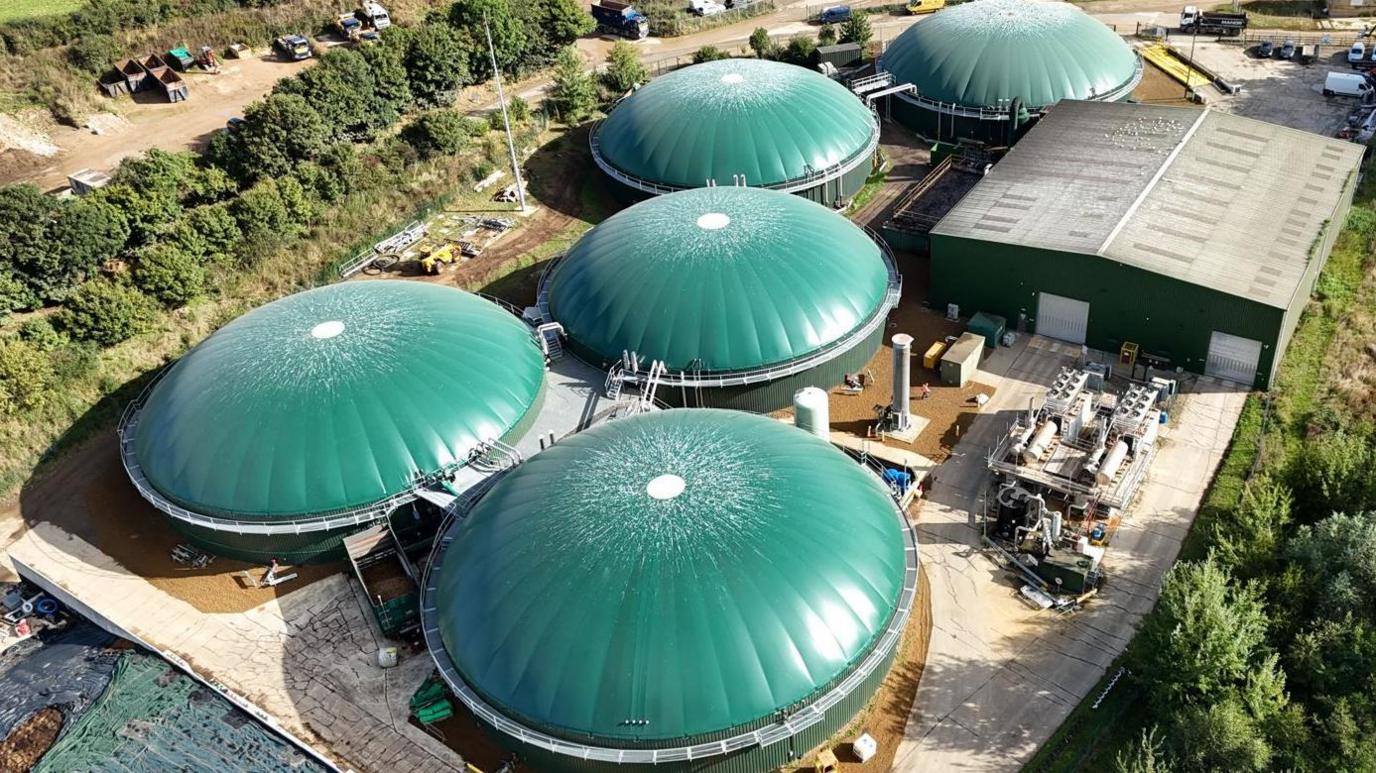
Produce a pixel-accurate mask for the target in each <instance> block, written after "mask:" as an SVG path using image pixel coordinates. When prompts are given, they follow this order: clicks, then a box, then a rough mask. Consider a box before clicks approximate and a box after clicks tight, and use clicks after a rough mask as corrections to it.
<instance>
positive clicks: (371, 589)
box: [363, 557, 416, 601]
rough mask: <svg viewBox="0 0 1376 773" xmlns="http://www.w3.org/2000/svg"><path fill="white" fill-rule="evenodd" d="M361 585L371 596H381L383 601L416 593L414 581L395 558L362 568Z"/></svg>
mask: <svg viewBox="0 0 1376 773" xmlns="http://www.w3.org/2000/svg"><path fill="white" fill-rule="evenodd" d="M363 584H364V585H365V586H366V587H367V588H368V593H369V594H370V595H371V596H373V597H374V598H376V597H378V596H381V597H382V600H383V601H391V600H392V599H395V598H400V597H402V596H405V595H406V594H408V593H415V592H416V583H415V581H414V580H412V579H411V577H410V575H408V574H406V569H405V568H403V567H402V565H401V561H400V560H398V559H397V558H395V557H392V558H388V559H386V560H383V561H377V562H375V563H371V564H368V565H367V566H365V567H363Z"/></svg>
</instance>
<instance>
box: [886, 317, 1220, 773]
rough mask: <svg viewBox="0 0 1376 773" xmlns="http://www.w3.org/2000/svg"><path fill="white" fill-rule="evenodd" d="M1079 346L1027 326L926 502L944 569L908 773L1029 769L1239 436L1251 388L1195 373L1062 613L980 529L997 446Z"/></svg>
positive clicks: (935, 557)
mask: <svg viewBox="0 0 1376 773" xmlns="http://www.w3.org/2000/svg"><path fill="white" fill-rule="evenodd" d="M1078 355H1079V347H1078V346H1072V345H1068V344H1060V343H1056V342H1053V341H1050V340H1048V339H1043V338H1038V337H1031V338H1027V337H1024V338H1022V339H1020V340H1019V342H1018V343H1017V344H1015V346H1013V347H1011V348H999V349H997V350H995V351H994V352H993V353H992V354H991V355H990V356H989V358H988V359H987V360H986V361H985V362H984V363H982V365H981V368H980V369H981V371H982V372H981V373H980V374H979V375H978V376H977V377H976V378H977V379H978V380H979V381H981V382H983V383H987V384H990V385H992V386H994V387H996V388H997V392H996V393H995V395H994V397H993V399H992V400H991V401H990V403H989V404H987V405H986V406H985V407H984V409H983V415H982V416H980V417H979V418H978V419H976V420H975V422H974V423H973V425H972V426H971V427H970V430H969V432H968V433H967V434H966V436H965V437H964V438H963V439H962V440H961V442H960V444H959V446H958V447H957V448H956V453H955V454H954V455H953V456H952V457H951V458H950V459H949V460H947V461H946V463H944V464H943V465H942V466H940V467H939V468H937V469H936V471H935V472H934V474H933V483H932V488H931V493H930V497H929V499H928V501H926V502H925V503H924V504H923V506H922V509H921V511H920V512H919V514H918V519H919V521H918V527H917V532H918V543H919V545H920V550H921V555H922V561H923V564H924V566H926V568H927V573H928V576H929V578H930V581H931V594H932V618H933V627H932V639H931V645H930V649H929V651H928V655H927V665H926V670H925V672H924V673H923V676H922V682H921V684H920V686H919V688H918V694H917V698H916V700H915V702H914V704H913V710H912V713H911V714H910V716H909V718H908V725H907V728H906V729H905V732H904V739H903V741H902V743H901V744H900V746H899V749H898V752H897V756H896V758H895V760H894V769H895V770H900V771H905V772H906V771H947V770H953V769H959V770H965V771H971V770H1009V769H1016V768H1018V767H1021V766H1022V765H1023V764H1024V763H1025V762H1027V760H1028V759H1030V758H1031V756H1032V754H1033V753H1034V752H1035V751H1036V749H1037V748H1038V747H1039V746H1040V745H1041V744H1042V743H1044V742H1045V741H1046V740H1047V739H1048V738H1050V736H1051V734H1052V733H1053V732H1055V730H1056V728H1057V727H1059V726H1060V724H1061V722H1062V721H1064V720H1065V718H1066V717H1067V716H1068V715H1069V714H1070V712H1071V710H1072V709H1074V707H1075V706H1076V705H1077V704H1078V703H1079V702H1080V700H1081V699H1082V698H1084V697H1085V696H1086V695H1087V694H1088V693H1089V691H1090V690H1092V689H1093V688H1094V686H1095V684H1096V683H1097V682H1098V680H1099V679H1100V678H1101V677H1102V676H1103V674H1104V672H1105V670H1106V669H1107V668H1108V666H1109V664H1110V663H1112V661H1113V659H1114V658H1115V657H1117V656H1118V655H1119V654H1120V653H1121V652H1122V651H1123V649H1124V648H1125V647H1126V646H1127V644H1128V642H1129V640H1130V639H1131V637H1132V635H1133V632H1134V631H1135V630H1136V627H1137V624H1138V623H1139V622H1140V620H1141V619H1142V617H1143V616H1144V615H1145V614H1146V613H1147V612H1149V611H1150V610H1151V608H1152V606H1153V605H1154V604H1155V602H1156V597H1157V595H1158V593H1159V590H1160V583H1161V578H1162V576H1163V575H1164V574H1165V572H1166V571H1167V570H1168V569H1169V568H1170V566H1171V565H1172V564H1173V563H1174V561H1175V558H1176V555H1177V554H1178V553H1179V550H1180V544H1181V542H1182V540H1183V539H1184V537H1185V535H1186V534H1187V533H1188V531H1189V528H1190V524H1191V523H1192V522H1193V520H1194V515H1195V512H1196V511H1197V509H1198V507H1199V503H1200V500H1201V498H1202V496H1203V493H1204V491H1205V489H1206V487H1207V486H1208V484H1209V482H1210V481H1211V480H1212V478H1213V473H1214V470H1215V468H1216V467H1217V465H1218V463H1219V460H1220V459H1221V457H1222V454H1223V452H1224V451H1225V450H1226V448H1227V446H1228V443H1229V440H1230V438H1231V436H1232V431H1233V425H1234V424H1235V423H1236V421H1237V417H1238V414H1239V413H1240V412H1241V409H1242V404H1243V401H1244V400H1245V398H1246V393H1245V392H1243V391H1241V390H1240V389H1239V388H1237V387H1234V386H1230V385H1226V384H1221V383H1217V382H1214V381H1213V380H1212V379H1205V378H1202V377H1193V376H1188V375H1187V376H1185V377H1184V378H1185V381H1183V382H1182V388H1183V389H1185V390H1188V392H1189V394H1187V395H1186V396H1185V397H1184V399H1183V400H1181V399H1178V400H1177V402H1176V405H1175V409H1174V413H1175V414H1176V415H1175V416H1173V419H1174V421H1173V426H1172V427H1170V428H1169V429H1168V430H1167V431H1166V432H1165V433H1163V439H1162V441H1161V446H1160V450H1159V451H1158V453H1157V456H1156V459H1155V460H1154V462H1153V464H1152V467H1151V470H1150V472H1149V473H1148V476H1147V480H1146V483H1145V484H1144V486H1143V487H1142V491H1141V494H1140V495H1139V499H1138V501H1137V503H1136V505H1135V506H1134V507H1133V508H1132V509H1131V510H1130V511H1129V514H1128V516H1127V518H1126V519H1125V520H1124V522H1123V525H1122V526H1121V527H1120V528H1119V530H1118V532H1117V534H1116V535H1115V536H1114V538H1113V542H1112V545H1111V546H1110V549H1109V552H1108V554H1107V556H1106V558H1105V568H1106V570H1107V573H1108V580H1107V583H1106V585H1105V587H1104V589H1103V591H1102V592H1101V593H1100V594H1099V595H1098V596H1097V597H1096V598H1094V599H1092V600H1090V601H1089V602H1088V604H1087V605H1086V607H1085V608H1084V609H1083V610H1081V611H1079V612H1077V613H1074V614H1072V615H1068V616H1065V617H1060V616H1057V615H1055V614H1054V613H1051V612H1035V611H1032V610H1030V609H1029V608H1028V607H1027V606H1025V605H1023V604H1022V603H1020V602H1019V601H1018V600H1017V598H1016V591H1017V587H1018V584H1017V583H1015V582H1013V581H1011V580H1009V579H1007V577H1006V574H1005V573H1004V572H1003V571H1002V570H1001V569H999V567H998V566H997V565H996V564H995V563H994V562H993V561H992V560H990V559H988V558H986V557H984V556H983V555H982V554H981V553H980V552H979V548H980V535H979V532H978V530H977V529H976V528H975V523H976V521H975V513H976V512H978V509H979V497H980V495H981V492H982V490H983V488H984V485H985V482H986V480H987V478H986V475H987V471H986V470H985V454H986V453H987V449H988V448H989V447H990V445H991V444H992V443H993V442H994V440H995V439H996V438H997V437H998V435H999V433H1001V432H1003V431H1004V429H1005V427H1006V426H1007V424H1008V421H1009V420H1010V419H1011V417H1012V414H1013V413H1014V412H1016V411H1020V410H1023V409H1025V408H1026V407H1027V405H1028V398H1030V397H1038V398H1039V397H1040V396H1041V395H1043V394H1044V393H1045V390H1046V387H1047V386H1048V385H1049V384H1050V383H1051V380H1052V379H1053V378H1054V377H1055V375H1056V373H1057V372H1058V371H1059V369H1060V367H1061V366H1062V365H1071V364H1074V363H1075V361H1076V359H1077V357H1078Z"/></svg>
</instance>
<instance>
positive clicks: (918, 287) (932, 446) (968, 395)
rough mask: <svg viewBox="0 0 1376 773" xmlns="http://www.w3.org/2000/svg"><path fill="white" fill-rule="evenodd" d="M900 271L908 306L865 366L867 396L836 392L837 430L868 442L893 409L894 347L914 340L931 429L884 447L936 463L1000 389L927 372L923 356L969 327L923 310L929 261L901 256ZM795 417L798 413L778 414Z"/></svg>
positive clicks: (923, 411) (917, 408) (915, 393)
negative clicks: (900, 337)
mask: <svg viewBox="0 0 1376 773" xmlns="http://www.w3.org/2000/svg"><path fill="white" fill-rule="evenodd" d="M897 259H898V270H899V273H901V274H902V275H903V300H902V301H901V302H900V303H899V304H898V308H896V309H894V310H893V311H892V312H891V313H890V314H889V321H888V326H887V328H886V330H885V334H884V343H883V345H882V346H880V347H879V351H878V352H876V353H875V355H874V357H872V358H870V361H869V364H868V365H866V366H865V390H864V391H863V392H861V393H860V394H858V395H848V394H844V393H843V392H842V391H841V390H840V389H839V388H837V389H833V390H831V428H832V429H833V430H836V431H838V432H847V433H850V434H852V435H856V436H858V437H868V435H869V433H870V431H871V430H872V428H873V427H874V424H875V421H876V419H877V417H878V414H879V411H880V410H881V409H883V408H884V407H885V406H887V405H888V404H889V399H890V395H891V391H890V390H891V388H892V386H891V385H892V382H893V344H892V343H890V339H892V337H893V336H894V335H895V334H897V333H907V334H908V335H910V336H912V337H913V359H912V381H911V384H912V391H911V395H912V403H911V404H912V412H913V414H914V415H916V416H919V417H922V418H923V419H926V420H927V425H926V426H925V427H923V429H922V431H921V432H919V433H918V435H917V437H916V438H914V439H913V442H911V443H903V442H900V441H898V440H894V439H892V438H888V439H885V440H884V445H887V446H891V447H893V448H901V449H904V450H907V451H912V452H914V453H918V454H921V455H922V456H925V457H927V458H928V459H930V460H932V461H933V462H936V463H938V464H939V463H941V462H942V461H944V460H945V459H946V458H947V457H949V456H950V455H951V452H952V450H953V449H954V448H955V445H956V443H957V442H959V441H960V438H961V436H962V435H963V434H964V433H965V431H966V430H968V429H969V428H970V424H971V423H973V422H974V420H975V417H976V416H978V415H979V405H978V404H977V403H976V402H975V397H976V396H977V395H981V394H983V395H993V394H994V388H993V387H991V386H988V385H986V384H981V383H979V382H978V381H971V382H969V383H967V384H966V385H965V386H963V387H953V386H946V385H945V384H942V383H941V376H940V374H939V373H938V372H937V371H935V370H929V369H927V368H924V367H922V355H923V353H924V352H926V351H927V347H928V346H930V345H931V344H932V342H934V341H940V340H943V339H945V338H946V337H947V336H959V335H960V334H961V333H962V332H963V331H964V330H965V325H964V324H963V323H961V322H951V321H948V320H947V319H946V317H945V316H944V315H942V314H937V313H936V312H934V311H931V310H930V309H927V308H925V307H923V306H922V305H921V303H922V301H923V300H925V299H926V297H927V287H926V285H927V276H928V269H927V260H926V259H925V258H919V257H916V256H913V255H908V254H903V253H900V254H899V255H898V256H897ZM924 383H925V384H927V385H928V386H929V387H930V388H931V390H932V393H931V397H929V398H927V399H925V400H924V399H922V385H923V384H924ZM773 415H774V416H777V417H781V418H782V417H791V416H792V415H793V409H792V408H785V409H783V410H780V411H777V412H775V413H774V414H773Z"/></svg>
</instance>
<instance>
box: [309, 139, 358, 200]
mask: <svg viewBox="0 0 1376 773" xmlns="http://www.w3.org/2000/svg"><path fill="white" fill-rule="evenodd" d="M366 174H367V172H366V170H365V169H364V167H363V162H362V160H360V159H359V156H358V151H357V150H356V149H355V148H354V146H353V145H335V146H334V147H332V148H330V149H329V150H327V151H325V153H324V154H323V155H321V156H320V158H319V160H317V161H313V162H307V163H305V164H302V165H301V166H299V167H297V169H296V177H297V179H299V180H300V181H301V184H302V185H304V186H305V187H306V189H307V190H308V191H310V192H311V193H312V194H313V195H314V196H315V198H317V199H320V200H321V201H339V200H340V199H342V198H344V197H345V196H347V195H348V194H350V193H352V192H353V191H354V190H355V189H357V188H358V187H360V185H361V184H362V180H363V177H364V175H366Z"/></svg>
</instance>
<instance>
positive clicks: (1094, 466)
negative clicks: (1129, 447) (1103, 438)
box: [1085, 446, 1105, 475]
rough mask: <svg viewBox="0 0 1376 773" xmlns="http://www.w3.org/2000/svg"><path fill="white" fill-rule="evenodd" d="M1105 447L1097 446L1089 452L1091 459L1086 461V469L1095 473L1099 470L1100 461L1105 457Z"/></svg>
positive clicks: (1090, 472)
mask: <svg viewBox="0 0 1376 773" xmlns="http://www.w3.org/2000/svg"><path fill="white" fill-rule="evenodd" d="M1104 450H1105V449H1104V447H1103V446H1095V447H1094V450H1093V451H1091V452H1090V453H1089V460H1088V461H1086V462H1085V471H1086V472H1088V473H1089V474H1091V475H1093V474H1094V473H1095V472H1097V471H1098V470H1099V462H1100V461H1101V460H1102V459H1103V458H1104Z"/></svg>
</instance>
